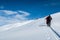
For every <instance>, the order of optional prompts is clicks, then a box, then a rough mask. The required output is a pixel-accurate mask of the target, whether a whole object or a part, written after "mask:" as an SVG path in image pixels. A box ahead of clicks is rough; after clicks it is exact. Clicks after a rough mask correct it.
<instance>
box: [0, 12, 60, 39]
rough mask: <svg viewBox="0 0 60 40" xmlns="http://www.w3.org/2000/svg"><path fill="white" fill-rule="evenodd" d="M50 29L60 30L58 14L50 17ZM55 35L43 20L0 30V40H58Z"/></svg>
mask: <svg viewBox="0 0 60 40" xmlns="http://www.w3.org/2000/svg"><path fill="white" fill-rule="evenodd" d="M52 17H53V20H52V27H53V28H54V30H56V31H57V32H58V33H60V32H59V30H60V27H59V26H60V25H59V23H60V21H59V20H60V19H59V17H60V13H57V14H53V15H52ZM58 39H59V38H58V37H57V35H56V34H55V33H54V32H53V31H52V30H51V29H50V28H49V27H47V26H46V24H45V18H39V19H36V20H30V21H27V22H23V23H15V24H10V25H6V26H4V27H1V28H0V40H58Z"/></svg>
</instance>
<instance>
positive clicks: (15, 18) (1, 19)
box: [0, 10, 30, 25]
mask: <svg viewBox="0 0 60 40" xmlns="http://www.w3.org/2000/svg"><path fill="white" fill-rule="evenodd" d="M0 12H1V14H5V15H3V16H2V15H0V25H3V24H9V23H16V22H23V21H26V20H28V18H27V17H26V16H28V15H30V14H29V13H28V12H24V11H20V12H18V11H9V10H0ZM19 13H22V14H19ZM14 14H16V15H14ZM11 15H12V16H11Z"/></svg>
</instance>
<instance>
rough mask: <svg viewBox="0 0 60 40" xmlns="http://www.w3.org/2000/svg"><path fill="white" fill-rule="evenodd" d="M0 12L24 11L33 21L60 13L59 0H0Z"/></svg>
mask: <svg viewBox="0 0 60 40" xmlns="http://www.w3.org/2000/svg"><path fill="white" fill-rule="evenodd" d="M0 10H11V11H18V10H22V11H26V12H29V13H30V15H29V16H28V18H30V19H34V18H40V17H44V16H46V15H49V14H52V13H55V12H60V0H0Z"/></svg>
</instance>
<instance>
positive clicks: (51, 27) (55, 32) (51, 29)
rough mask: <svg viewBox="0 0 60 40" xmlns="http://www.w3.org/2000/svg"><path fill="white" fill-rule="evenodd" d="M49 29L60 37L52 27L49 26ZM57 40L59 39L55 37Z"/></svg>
mask: <svg viewBox="0 0 60 40" xmlns="http://www.w3.org/2000/svg"><path fill="white" fill-rule="evenodd" d="M50 29H51V30H52V31H53V32H54V33H55V35H56V36H57V37H58V38H60V35H59V34H58V33H57V32H56V31H55V30H54V29H53V28H52V27H50ZM57 40H59V39H57Z"/></svg>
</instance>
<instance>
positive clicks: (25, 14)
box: [19, 11, 30, 16]
mask: <svg viewBox="0 0 60 40" xmlns="http://www.w3.org/2000/svg"><path fill="white" fill-rule="evenodd" d="M19 12H20V13H22V14H23V15H24V16H29V15H30V13H28V12H25V11H19Z"/></svg>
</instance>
